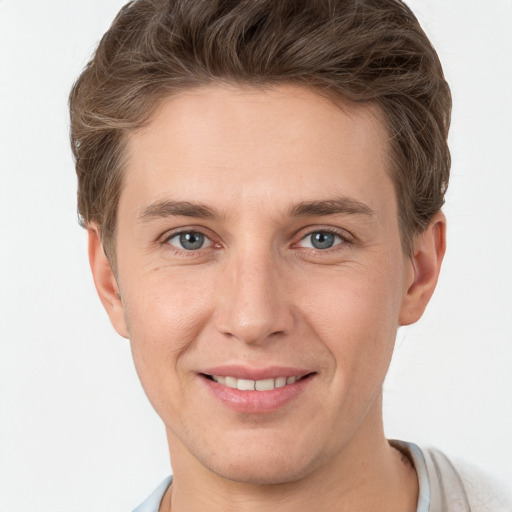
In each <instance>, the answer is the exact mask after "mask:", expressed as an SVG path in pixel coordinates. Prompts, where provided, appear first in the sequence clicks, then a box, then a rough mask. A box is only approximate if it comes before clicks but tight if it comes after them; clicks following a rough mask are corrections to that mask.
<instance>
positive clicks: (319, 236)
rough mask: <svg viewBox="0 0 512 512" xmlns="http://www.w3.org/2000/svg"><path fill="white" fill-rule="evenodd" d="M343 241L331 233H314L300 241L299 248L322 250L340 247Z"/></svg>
mask: <svg viewBox="0 0 512 512" xmlns="http://www.w3.org/2000/svg"><path fill="white" fill-rule="evenodd" d="M343 241H344V240H343V238H342V237H341V236H340V235H337V234H336V233H332V232H331V231H314V232H313V233H310V234H309V235H307V236H305V237H304V238H303V239H302V241H301V246H302V247H308V248H310V249H320V250H322V249H330V248H331V247H334V246H336V245H340V244H341V243H343Z"/></svg>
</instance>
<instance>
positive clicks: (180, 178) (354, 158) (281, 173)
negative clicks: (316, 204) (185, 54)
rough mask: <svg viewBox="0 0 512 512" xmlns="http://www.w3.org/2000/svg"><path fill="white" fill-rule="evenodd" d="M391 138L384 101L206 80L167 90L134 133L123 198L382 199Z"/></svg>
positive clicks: (231, 204) (233, 201)
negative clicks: (203, 84) (355, 101)
mask: <svg viewBox="0 0 512 512" xmlns="http://www.w3.org/2000/svg"><path fill="white" fill-rule="evenodd" d="M387 139H388V137H387V134H386V130H385V128H384V123H383V120H382V116H381V113H380V111H379V110H378V108H377V107H376V106H374V105H369V104H365V105H356V104H353V103H350V102H348V101H344V100H341V99H339V100H333V99H330V98H327V97H324V96H322V95H320V94H318V93H315V92H313V91H311V90H308V89H305V88H302V87H298V86H276V87H272V88H268V89H264V90H259V89H258V90H256V89H250V88H235V87H227V86H224V87H221V86H215V87H204V88H198V89H195V90H191V91H187V92H183V93H180V94H177V95H173V96H170V97H168V98H166V99H165V100H164V101H163V102H162V103H161V104H160V105H159V107H158V108H157V109H156V111H155V112H154V114H153V116H152V117H151V119H150V121H149V122H148V123H147V125H146V126H145V127H144V128H142V129H140V130H138V131H136V132H134V133H132V134H131V135H130V136H129V140H128V145H127V157H128V158H127V165H126V175H125V189H124V191H123V193H122V195H121V204H120V207H121V206H122V203H124V204H125V205H126V204H127V203H129V204H132V206H133V207H134V208H135V205H136V204H137V205H138V206H139V207H142V206H143V204H142V203H148V202H151V201H155V200H158V199H167V198H168V197H172V198H177V199H184V200H190V201H192V200H195V199H197V198H198V196H199V199H200V200H201V201H205V202H207V203H208V204H212V206H214V207H216V208H217V209H221V210H223V209H230V208H239V209H240V208H242V207H248V206H249V205H251V204H253V203H254V205H255V206H256V203H259V205H260V206H261V205H262V201H263V203H267V202H268V204H274V205H275V204H276V202H282V203H283V205H284V203H286V202H294V201H295V202H297V201H301V200H304V201H307V200H319V199H324V198H328V197H327V196H329V195H330V196H333V195H338V196H351V197H354V198H356V199H361V200H364V201H365V202H370V203H372V204H371V206H372V208H375V207H378V204H379V202H381V200H382V199H383V195H384V196H385V194H384V193H385V192H386V191H390V192H391V196H393V190H392V186H391V181H390V179H389V177H388V173H387V165H388V156H387V154H388V145H389V143H388V140H387ZM176 196H178V197H176ZM384 199H385V200H387V201H389V200H390V199H391V200H393V198H392V197H384ZM286 206H288V205H286Z"/></svg>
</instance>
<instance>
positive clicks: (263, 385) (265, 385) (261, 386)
mask: <svg viewBox="0 0 512 512" xmlns="http://www.w3.org/2000/svg"><path fill="white" fill-rule="evenodd" d="M254 387H255V388H256V391H270V390H271V389H274V388H275V385H274V379H263V380H257V381H255V386H254Z"/></svg>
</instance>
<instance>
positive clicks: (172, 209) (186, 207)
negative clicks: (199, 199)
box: [138, 200, 219, 222]
mask: <svg viewBox="0 0 512 512" xmlns="http://www.w3.org/2000/svg"><path fill="white" fill-rule="evenodd" d="M177 216H183V217H197V218H203V219H215V218H217V217H219V215H218V213H217V212H216V211H215V210H214V209H213V208H210V207H208V206H205V205H202V204H199V203H191V202H189V201H173V200H161V201H155V202H154V203H151V204H150V205H149V206H146V207H145V208H143V209H142V211H141V212H140V214H139V217H138V221H139V222H146V221H149V220H152V219H156V218H165V217H177Z"/></svg>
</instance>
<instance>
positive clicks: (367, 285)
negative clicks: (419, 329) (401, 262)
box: [301, 261, 402, 385]
mask: <svg viewBox="0 0 512 512" xmlns="http://www.w3.org/2000/svg"><path fill="white" fill-rule="evenodd" d="M388 263H389V261H388ZM319 283H322V284H321V286H320V285H319ZM401 283H402V278H401V272H400V268H399V267H398V266H397V265H396V264H395V265H389V264H384V262H381V264H379V265H375V264H374V265H365V266H362V265H361V266H359V265H357V266H356V265H353V266H351V267H350V268H348V267H346V268H344V269H340V270H339V271H337V272H334V273H331V275H330V276H329V279H327V278H320V277H319V276H310V277H309V278H308V280H307V282H305V283H304V282H303V283H302V292H301V293H302V294H303V300H302V310H303V311H304V314H303V316H304V318H305V319H306V321H307V322H308V323H309V325H310V326H311V327H312V329H313V330H314V331H315V334H316V336H317V337H318V338H319V339H321V340H322V341H323V343H324V344H325V346H326V347H327V349H328V350H329V351H330V352H331V354H332V356H333V358H334V359H335V361H336V367H337V369H338V372H337V375H336V377H335V378H340V379H343V380H345V382H346V383H348V382H350V383H351V384H355V385H364V383H369V382H375V381H376V380H380V379H383V377H384V375H385V372H386V371H387V367H388V365H389V360H390V358H391V354H392V350H393V345H394V341H395V337H396V332H397V329H398V316H399V309H400V302H401V290H402V284H401Z"/></svg>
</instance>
